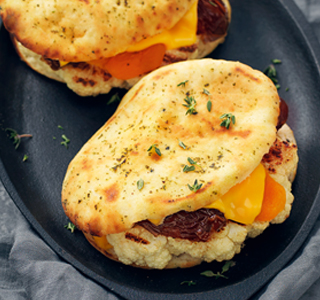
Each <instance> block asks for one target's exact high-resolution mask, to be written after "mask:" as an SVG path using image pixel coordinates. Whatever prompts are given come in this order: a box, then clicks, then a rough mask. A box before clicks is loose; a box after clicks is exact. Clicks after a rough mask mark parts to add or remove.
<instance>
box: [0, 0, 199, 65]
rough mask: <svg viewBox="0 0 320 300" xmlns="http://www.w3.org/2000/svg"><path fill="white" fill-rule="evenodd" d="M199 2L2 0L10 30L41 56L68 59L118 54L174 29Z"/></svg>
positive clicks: (0, 8)
mask: <svg viewBox="0 0 320 300" xmlns="http://www.w3.org/2000/svg"><path fill="white" fill-rule="evenodd" d="M194 2H195V0H170V1H166V0H141V1H130V0H46V1H37V0H25V1H21V0H0V15H1V17H2V19H3V23H4V25H5V27H6V28H7V30H8V31H9V32H11V33H12V34H13V35H14V36H15V38H16V39H17V40H18V41H19V42H20V43H21V44H22V45H24V46H25V47H26V48H28V49H30V50H32V51H34V52H35V53H37V54H40V55H43V56H46V57H49V58H51V59H59V60H61V61H67V62H79V61H90V60H95V59H101V58H103V57H110V56H114V55H115V54H117V53H120V52H124V51H125V50H126V49H127V47H128V46H130V45H132V44H134V43H136V42H138V41H140V40H142V39H144V38H146V37H148V36H153V35H155V34H158V33H160V32H162V31H163V30H164V29H169V28H171V27H173V26H174V25H175V24H176V23H177V22H178V21H179V20H180V19H181V18H182V16H183V15H184V14H185V13H186V12H187V11H188V10H189V9H190V8H191V6H192V4H193V3H194Z"/></svg>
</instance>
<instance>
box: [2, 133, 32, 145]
mask: <svg viewBox="0 0 320 300" xmlns="http://www.w3.org/2000/svg"><path fill="white" fill-rule="evenodd" d="M5 131H9V132H10V136H9V138H10V139H13V145H15V147H14V148H15V149H18V147H19V145H20V143H21V139H22V138H25V137H28V138H32V135H31V134H27V133H24V134H18V132H17V131H16V130H14V129H11V128H6V129H5Z"/></svg>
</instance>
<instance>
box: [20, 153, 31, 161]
mask: <svg viewBox="0 0 320 300" xmlns="http://www.w3.org/2000/svg"><path fill="white" fill-rule="evenodd" d="M28 158H29V156H28V155H27V154H25V155H24V156H23V159H22V161H23V162H25V161H26V160H28Z"/></svg>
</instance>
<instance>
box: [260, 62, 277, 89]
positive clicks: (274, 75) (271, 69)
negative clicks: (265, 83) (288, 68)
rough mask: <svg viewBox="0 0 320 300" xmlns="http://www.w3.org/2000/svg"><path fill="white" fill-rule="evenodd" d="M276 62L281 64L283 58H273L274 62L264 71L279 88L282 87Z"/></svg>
mask: <svg viewBox="0 0 320 300" xmlns="http://www.w3.org/2000/svg"><path fill="white" fill-rule="evenodd" d="M275 64H281V60H280V59H273V60H272V64H271V65H269V66H268V67H267V68H266V69H265V70H264V71H263V73H264V74H265V75H267V76H268V77H269V78H270V79H271V80H272V82H273V83H274V84H275V86H276V88H277V89H279V88H280V84H279V81H278V78H277V70H276V67H275V66H274V65H275Z"/></svg>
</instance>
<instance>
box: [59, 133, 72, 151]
mask: <svg viewBox="0 0 320 300" xmlns="http://www.w3.org/2000/svg"><path fill="white" fill-rule="evenodd" d="M61 137H62V139H63V141H62V142H61V143H60V144H61V145H64V146H65V147H66V148H68V144H69V143H70V140H69V139H68V138H67V137H66V135H65V134H63V135H62V136H61Z"/></svg>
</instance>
